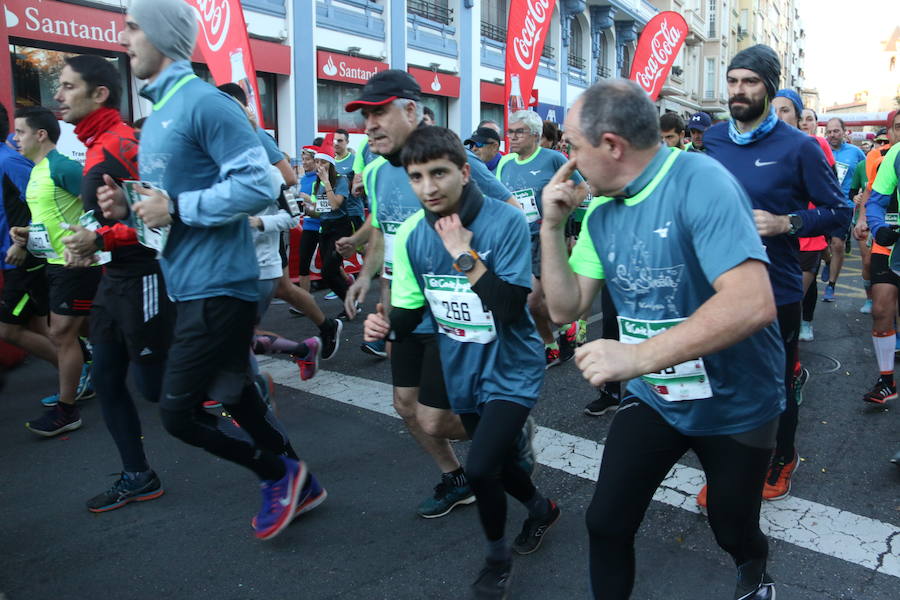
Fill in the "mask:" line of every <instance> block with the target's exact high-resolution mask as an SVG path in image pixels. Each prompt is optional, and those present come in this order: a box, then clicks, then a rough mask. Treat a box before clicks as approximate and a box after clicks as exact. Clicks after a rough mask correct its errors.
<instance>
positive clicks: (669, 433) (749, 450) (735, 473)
mask: <svg viewBox="0 0 900 600" xmlns="http://www.w3.org/2000/svg"><path fill="white" fill-rule="evenodd" d="M772 427H774V424H771V425H770V426H769V432H771V428H772ZM742 435H744V434H742ZM738 437H740V436H738ZM742 439H743V438H742ZM768 439H769V441H771V433H770V434H769V436H768ZM769 446H771V444H769ZM688 450H694V452H696V454H697V456H698V457H699V458H700V463H701V464H702V465H703V470H704V471H705V472H706V479H707V481H708V482H709V488H708V490H709V491H708V497H707V498H708V511H709V524H710V526H711V527H712V530H713V533H714V534H715V537H716V542H718V544H719V546H721V547H722V548H723V549H724V550H725V551H726V552H728V553H729V554H730V555H731V557H732V558H733V559H734V562H735V564H736V565H742V564H744V563H746V562H748V561H750V560H761V561H762V562H763V563H764V561H765V559H766V556H767V555H768V544H767V542H766V538H765V536H764V535H763V534H762V532H761V531H760V529H759V506H760V502H761V498H762V489H763V479H764V477H765V473H766V469H767V468H768V465H769V457H770V455H771V447H768V448H758V447H752V446H749V445H746V444H744V443H741V442H739V441H737V439H735V437H731V436H705V437H688V436H685V435H683V434H681V433H679V432H678V431H677V430H676V429H674V428H673V427H672V426H670V425H669V424H668V423H666V422H665V421H664V420H663V418H662V417H661V416H660V415H659V414H658V413H657V412H656V411H655V410H654V409H652V408H650V407H649V406H647V405H646V404H644V403H642V402H641V401H639V400H637V399H636V398H635V397H634V396H628V397H626V399H624V400H622V404H621V405H620V407H619V410H618V412H617V413H616V416H615V417H614V418H613V422H612V425H611V426H610V430H609V435H608V437H607V438H606V448H605V449H604V451H603V460H602V463H601V465H600V475H599V477H598V478H597V486H596V488H595V489H594V497H593V499H592V500H591V504H590V506H589V507H588V510H587V516H586V522H587V529H588V535H589V537H590V572H591V589H592V591H593V598H595V599H603V600H625V599H627V598H629V597H630V595H631V588H632V586H633V584H634V572H635V566H634V564H635V560H634V536H635V533H636V532H637V530H638V527H639V526H640V524H641V521H642V520H643V518H644V513H645V512H646V510H647V506H648V505H649V504H650V500H651V499H652V498H653V494H654V492H655V491H656V489H657V487H659V484H660V483H661V482H662V480H663V479H664V478H665V477H666V474H667V473H668V472H669V469H671V468H672V466H673V465H674V464H675V462H676V461H677V460H678V459H679V458H681V456H682V455H683V454H684V453H685V452H687V451H688ZM479 503H480V500H479Z"/></svg>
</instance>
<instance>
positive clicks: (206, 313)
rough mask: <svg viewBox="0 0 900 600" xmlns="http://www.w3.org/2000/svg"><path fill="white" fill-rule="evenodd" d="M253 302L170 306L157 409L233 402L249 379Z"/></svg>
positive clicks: (201, 301) (214, 300)
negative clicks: (172, 309)
mask: <svg viewBox="0 0 900 600" xmlns="http://www.w3.org/2000/svg"><path fill="white" fill-rule="evenodd" d="M255 320H256V302H249V301H247V300H239V299H238V298H232V297H229V296H218V297H216V298H201V299H199V300H188V301H185V302H176V303H175V331H174V333H173V339H172V345H171V346H170V347H169V356H168V360H167V362H166V375H165V383H164V389H165V393H164V394H163V397H162V400H161V401H160V408H163V409H166V410H172V411H183V410H190V409H192V408H195V407H197V406H199V405H200V404H201V403H202V402H203V401H205V400H207V399H213V400H218V401H219V402H222V403H223V404H237V403H238V401H239V400H240V397H241V392H242V390H243V388H244V386H245V385H246V384H247V383H248V382H249V381H250V339H251V337H252V336H253V323H254V321H255Z"/></svg>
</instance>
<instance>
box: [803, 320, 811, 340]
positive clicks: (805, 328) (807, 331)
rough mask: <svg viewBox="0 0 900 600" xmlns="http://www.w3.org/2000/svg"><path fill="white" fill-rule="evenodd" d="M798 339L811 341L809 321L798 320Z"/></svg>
mask: <svg viewBox="0 0 900 600" xmlns="http://www.w3.org/2000/svg"><path fill="white" fill-rule="evenodd" d="M800 341H801V342H811V341H813V327H812V322H811V321H800Z"/></svg>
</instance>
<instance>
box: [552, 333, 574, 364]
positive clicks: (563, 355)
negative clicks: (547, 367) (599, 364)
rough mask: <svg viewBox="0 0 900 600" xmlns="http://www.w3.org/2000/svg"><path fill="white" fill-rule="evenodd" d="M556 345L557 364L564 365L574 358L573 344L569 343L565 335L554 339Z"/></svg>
mask: <svg viewBox="0 0 900 600" xmlns="http://www.w3.org/2000/svg"><path fill="white" fill-rule="evenodd" d="M556 343H557V344H559V362H561V363H564V362H566V361H569V360H572V359H573V358H574V357H575V343H574V342H571V341H569V337H568V336H567V335H566V334H565V333H561V334H560V335H559V337H557V338H556Z"/></svg>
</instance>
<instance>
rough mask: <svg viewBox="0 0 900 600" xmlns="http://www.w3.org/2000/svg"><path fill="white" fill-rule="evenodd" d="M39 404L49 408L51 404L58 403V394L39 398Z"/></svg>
mask: <svg viewBox="0 0 900 600" xmlns="http://www.w3.org/2000/svg"><path fill="white" fill-rule="evenodd" d="M41 404H43V405H44V406H46V407H47V408H50V407H51V406H56V405H57V404H59V394H53V395H52V396H47V397H46V398H41Z"/></svg>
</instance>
